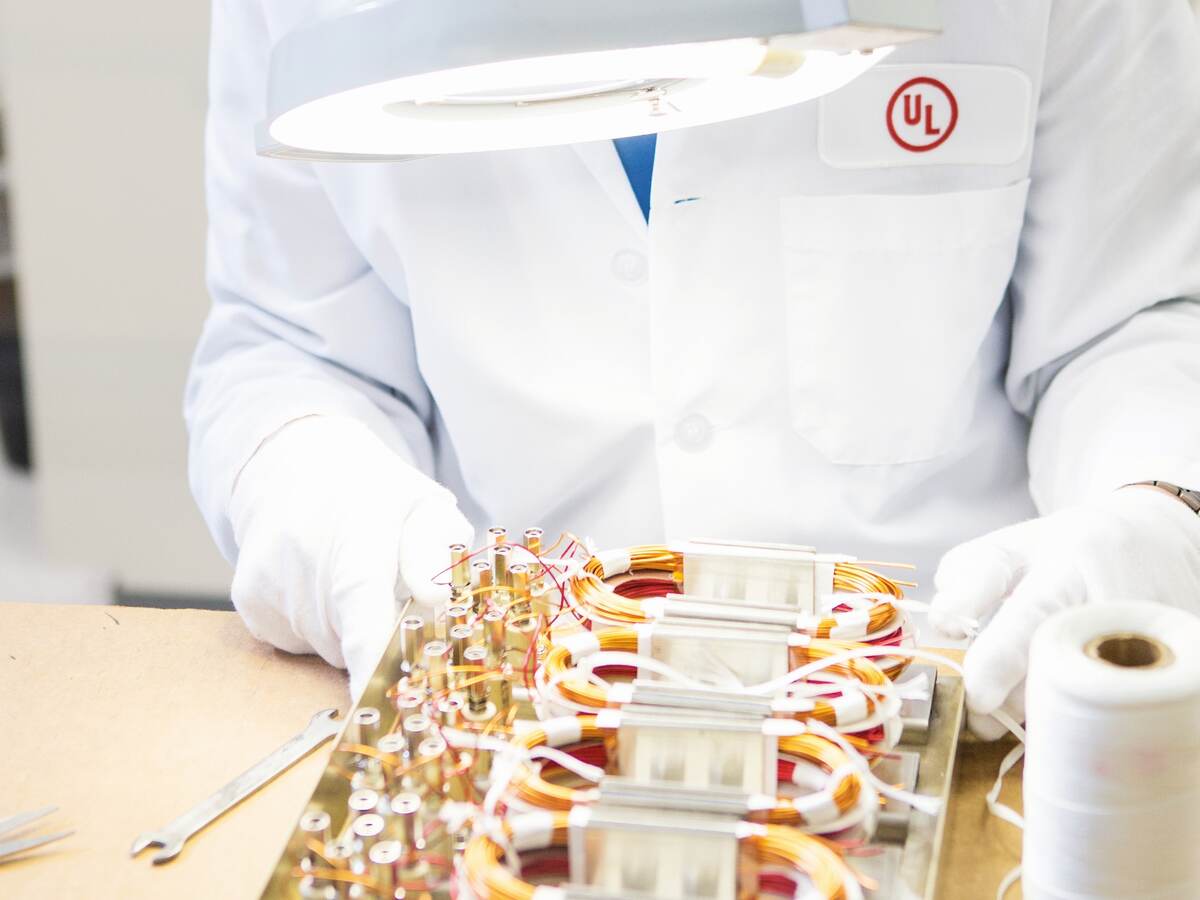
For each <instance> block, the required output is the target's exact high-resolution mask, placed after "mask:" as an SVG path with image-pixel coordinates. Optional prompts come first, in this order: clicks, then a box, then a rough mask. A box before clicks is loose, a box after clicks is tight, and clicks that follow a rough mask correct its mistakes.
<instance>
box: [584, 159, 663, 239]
mask: <svg viewBox="0 0 1200 900" xmlns="http://www.w3.org/2000/svg"><path fill="white" fill-rule="evenodd" d="M571 149H573V150H574V151H575V152H576V153H577V154H579V158H580V159H581V160H582V161H583V164H584V165H585V166H587V168H588V171H589V172H591V173H592V176H593V177H594V178H595V179H596V180H597V181H598V182H600V186H601V187H602V188H604V191H605V193H607V194H608V196H609V199H611V200H612V202H613V203H614V204H616V206H617V208H618V209H619V210H620V211H621V215H622V216H623V217H624V219H625V221H626V222H628V223H629V226H630V227H631V228H633V229H634V230H635V231H636V232H637V233H638V234H639V235H640V236H641V237H643V238H645V237H646V219H645V217H644V216H643V215H642V208H641V207H640V206H638V201H637V197H636V196H634V193H633V188H632V187H631V186H630V184H629V178H628V176H627V175H626V174H625V168H624V166H622V165H621V157H619V156H618V155H617V148H616V147H614V146H613V142H612V141H593V142H592V143H588V144H572V145H571Z"/></svg>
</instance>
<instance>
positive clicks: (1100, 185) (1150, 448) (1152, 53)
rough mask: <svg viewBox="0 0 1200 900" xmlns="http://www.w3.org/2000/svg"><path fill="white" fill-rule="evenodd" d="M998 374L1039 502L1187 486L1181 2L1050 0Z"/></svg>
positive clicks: (1192, 237) (1192, 347) (1197, 417)
mask: <svg viewBox="0 0 1200 900" xmlns="http://www.w3.org/2000/svg"><path fill="white" fill-rule="evenodd" d="M1049 28H1050V30H1049V39H1048V43H1047V48H1046V58H1045V76H1044V82H1043V88H1042V95H1041V100H1040V109H1039V113H1038V119H1037V128H1036V134H1035V143H1034V147H1033V162H1032V173H1031V186H1030V194H1029V198H1030V199H1029V204H1028V208H1027V212H1026V220H1025V226H1024V230H1023V234H1022V240H1021V246H1020V251H1019V253H1018V259H1017V265H1016V269H1015V271H1014V276H1013V281H1012V285H1011V299H1012V303H1013V315H1014V319H1013V345H1012V356H1011V359H1010V365H1009V371H1008V376H1007V387H1008V391H1009V396H1010V398H1011V399H1012V402H1013V403H1014V405H1015V406H1016V408H1017V409H1018V410H1020V411H1021V412H1023V413H1026V414H1031V415H1032V416H1033V424H1032V432H1031V436H1030V444H1029V470H1030V488H1031V492H1032V494H1033V498H1034V501H1035V502H1036V503H1037V505H1038V508H1039V509H1040V511H1041V512H1042V513H1044V514H1045V513H1050V512H1053V511H1055V510H1057V509H1060V508H1062V507H1064V506H1067V505H1069V504H1072V503H1075V502H1078V501H1080V500H1082V499H1084V498H1086V497H1089V496H1092V495H1096V494H1099V493H1103V492H1106V491H1109V490H1112V489H1114V488H1117V487H1120V486H1121V485H1123V484H1127V483H1130V482H1134V481H1141V480H1146V479H1160V480H1164V481H1171V482H1175V483H1178V484H1182V485H1185V486H1200V40H1198V37H1197V32H1196V29H1195V25H1194V22H1193V20H1192V17H1191V12H1190V10H1189V9H1188V5H1187V3H1186V0H1145V2H1137V3H1130V2H1127V0H1105V2H1095V0H1056V2H1054V4H1053V7H1052V12H1051V15H1050V20H1049Z"/></svg>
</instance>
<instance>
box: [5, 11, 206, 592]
mask: <svg viewBox="0 0 1200 900" xmlns="http://www.w3.org/2000/svg"><path fill="white" fill-rule="evenodd" d="M207 46H208V3H207V2H206V0H183V2H181V0H173V2H162V0H105V2H100V3H83V2H74V3H68V4H61V3H49V2H30V0H0V91H2V92H3V110H4V115H5V122H6V131H7V135H8V149H9V163H10V175H11V182H12V194H13V196H12V202H13V204H14V207H13V210H12V212H13V220H14V223H15V232H16V234H15V238H16V264H17V271H18V277H19V291H20V293H19V303H20V313H21V328H22V337H23V340H24V347H25V362H26V372H27V386H28V390H29V395H30V396H29V399H30V400H31V406H30V409H31V414H32V422H31V425H32V432H33V442H34V448H33V452H34V459H35V466H36V478H35V480H34V489H35V492H36V498H37V527H38V528H39V529H40V537H41V543H42V545H43V546H44V548H45V549H46V551H47V552H48V553H49V555H50V556H51V557H52V558H53V559H55V560H56V561H61V562H63V563H65V564H73V565H87V566H92V567H96V568H99V569H103V570H107V571H110V572H111V573H112V574H113V575H114V576H115V578H116V580H117V583H118V584H120V585H121V586H122V587H124V588H127V589H130V590H133V591H145V592H186V593H202V594H211V595H221V594H224V593H226V591H227V587H228V579H229V573H228V571H227V567H226V565H225V563H224V562H223V561H222V560H221V559H220V557H219V555H218V554H217V552H216V551H215V549H214V548H213V546H212V543H211V541H210V539H209V537H208V534H207V532H206V531H205V529H204V527H203V524H202V523H201V521H200V518H199V515H198V514H197V512H196V511H195V507H194V504H193V503H192V500H191V497H190V495H189V493H188V490H187V479H186V437H185V432H184V427H183V422H182V419H181V414H180V407H181V397H182V391H183V385H184V378H185V375H186V371H187V365H188V358H189V355H190V353H191V351H192V347H193V344H194V342H195V340H196V336H197V334H198V332H199V328H200V323H201V321H202V319H203V316H204V313H205V310H206V308H207V304H208V300H207V297H206V294H205V289H204V282H203V253H204V221H205V218H204V208H203V185H202V167H203V147H202V132H203V123H204V121H203V120H204V110H205V102H206V99H205V68H206V54H207ZM4 515H5V511H4V510H0V516H4ZM12 515H13V514H12V512H11V511H9V518H12ZM10 524H11V523H10ZM61 599H62V600H64V601H66V600H70V599H71V598H69V597H63V598H61Z"/></svg>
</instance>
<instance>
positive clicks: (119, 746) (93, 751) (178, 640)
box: [0, 603, 1020, 900]
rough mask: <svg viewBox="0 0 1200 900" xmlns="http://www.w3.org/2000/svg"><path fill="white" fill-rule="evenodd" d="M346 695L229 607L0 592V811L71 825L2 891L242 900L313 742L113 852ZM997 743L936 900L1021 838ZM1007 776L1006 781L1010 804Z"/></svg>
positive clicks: (303, 794) (974, 890)
mask: <svg viewBox="0 0 1200 900" xmlns="http://www.w3.org/2000/svg"><path fill="white" fill-rule="evenodd" d="M348 705H349V703H348V695H347V690H346V681H345V676H344V674H343V673H341V672H338V671H335V670H334V669H331V668H330V667H328V666H327V665H325V664H324V663H323V662H321V661H320V660H319V659H317V658H315V657H300V656H291V655H288V654H286V653H281V652H279V651H276V650H273V649H271V648H270V647H268V646H266V645H264V644H261V643H259V642H257V641H255V640H254V638H252V637H251V636H250V635H249V634H248V633H247V631H246V629H245V627H244V626H243V625H242V623H241V620H240V619H238V617H237V616H236V615H235V614H233V613H220V612H199V611H191V610H179V611H175V610H171V611H163V610H152V609H134V608H126V607H97V606H32V605H25V604H6V603H0V722H2V723H3V724H2V726H0V785H2V786H3V790H2V791H0V798H2V800H0V818H4V817H6V816H8V815H12V814H14V813H16V812H21V811H26V810H31V809H35V808H38V807H42V806H47V805H51V804H53V805H57V806H58V807H59V811H58V812H57V813H55V814H53V815H52V816H51V817H49V818H48V819H47V820H44V821H43V822H41V823H39V826H38V828H37V829H36V830H35V831H33V832H31V833H46V834H48V833H50V832H52V831H60V830H63V829H66V828H74V829H76V833H75V834H74V835H72V836H71V837H69V838H67V839H65V840H63V841H59V842H57V843H55V844H51V845H49V846H48V847H46V848H45V849H43V850H41V851H37V852H35V853H33V854H30V855H29V856H28V857H26V858H24V859H21V860H17V861H14V862H10V863H7V864H0V896H2V897H5V898H10V900H16V898H22V900H23V898H35V897H36V898H47V897H88V898H92V900H100V898H120V900H139V898H164V897H169V898H205V900H209V898H216V897H220V898H228V900H241V898H245V900H252V898H256V897H258V895H259V892H260V891H261V890H262V888H263V886H264V885H265V884H266V881H267V877H268V875H269V874H270V872H271V870H272V868H273V867H274V865H275V862H276V860H277V859H278V857H279V854H280V852H281V851H282V849H283V844H284V841H285V840H286V838H287V836H288V834H289V833H290V831H291V828H292V826H293V824H294V822H295V820H296V819H297V817H298V816H299V815H300V813H301V811H302V810H303V808H304V805H305V801H306V800H307V799H308V796H309V793H310V792H311V791H312V788H313V786H314V785H315V784H316V781H317V778H318V777H319V775H320V773H321V770H322V768H323V767H324V762H325V759H326V757H327V755H328V748H329V745H325V747H323V748H321V749H320V750H317V751H316V752H315V753H313V754H312V755H310V756H309V757H308V758H307V759H305V760H303V761H301V762H300V763H299V764H298V765H296V766H295V767H293V768H292V769H291V770H289V771H287V772H285V773H284V774H283V775H281V776H280V777H279V778H278V779H277V780H276V781H274V782H273V783H271V784H270V785H268V786H267V787H266V788H264V789H263V790H262V791H260V792H259V793H258V794H256V795H254V796H252V797H251V798H250V799H248V800H247V801H246V802H244V803H243V804H241V805H240V806H239V807H237V808H235V809H234V810H232V811H231V812H229V813H227V814H226V815H225V816H224V817H222V818H221V819H218V820H217V822H215V823H214V824H213V825H211V826H210V827H209V828H207V829H205V830H204V831H202V832H200V834H198V835H196V836H195V837H194V838H192V840H191V841H190V842H189V843H188V844H187V845H186V847H185V848H184V851H183V853H182V854H180V856H179V857H178V858H176V859H175V861H173V862H170V863H167V864H166V865H162V866H154V865H152V864H151V863H150V857H151V856H152V855H153V849H151V850H148V851H146V852H144V853H143V854H142V855H141V856H140V857H138V858H137V859H130V857H129V846H130V844H131V843H132V842H133V839H134V837H136V836H137V835H138V834H139V833H140V832H142V831H147V830H151V829H154V828H157V827H159V826H162V825H165V824H167V823H168V822H170V821H171V820H172V819H174V818H175V817H176V816H178V815H179V814H180V813H182V812H184V811H185V810H187V809H189V808H190V807H191V806H193V805H194V804H196V803H197V802H199V801H200V800H202V799H204V798H205V797H207V796H208V795H209V794H210V793H212V792H213V791H215V790H216V789H217V788H218V787H220V786H222V785H224V784H225V783H226V782H228V781H229V780H231V779H232V778H233V777H234V776H236V775H238V774H239V773H241V772H242V771H244V770H245V769H247V768H249V767H250V766H251V765H252V764H253V763H255V762H257V761H258V760H259V759H261V758H262V757H263V756H265V755H266V754H267V753H269V752H270V751H272V750H274V749H275V748H276V747H278V746H279V745H280V744H282V743H283V742H284V741H285V740H287V739H288V738H289V737H291V736H292V735H294V734H296V733H297V732H299V731H300V730H301V729H302V728H303V727H304V726H305V725H306V724H307V722H308V720H309V718H310V717H311V716H312V714H313V713H315V712H316V711H317V710H319V709H323V708H326V707H331V706H332V707H337V708H338V709H339V710H341V712H342V714H343V715H344V714H345V712H346V710H347V708H348ZM1006 749H1007V745H1004V744H980V743H972V742H964V743H963V744H961V745H960V748H959V761H958V766H957V771H956V773H955V786H954V798H953V803H952V807H951V811H950V821H949V827H948V833H947V838H946V845H945V848H944V852H943V863H942V878H941V885H942V893H941V896H942V897H943V898H946V900H976V898H990V897H993V896H994V895H995V891H996V885H997V884H998V883H999V882H1000V879H1001V878H1002V877H1003V875H1004V874H1005V873H1006V872H1007V871H1008V870H1009V869H1011V868H1012V867H1013V866H1014V865H1016V863H1017V861H1018V858H1019V854H1020V834H1019V833H1018V832H1017V831H1016V830H1015V829H1014V828H1012V827H1011V826H1009V825H1006V824H1004V823H1003V822H1000V821H998V820H996V819H994V818H992V817H990V816H989V815H988V813H987V810H986V808H985V804H984V794H985V793H986V791H987V789H988V787H989V786H990V785H991V782H992V779H994V778H995V774H996V768H997V766H998V765H999V762H1000V759H1001V757H1002V756H1003V755H1004V752H1005V750H1006ZM1018 774H1019V770H1018V773H1014V774H1013V775H1012V776H1010V779H1009V783H1008V784H1007V785H1006V790H1005V794H1004V798H1005V799H1006V800H1007V801H1009V802H1010V803H1016V802H1018V800H1019V796H1018V795H1019V777H1017V776H1018ZM1018 896H1019V891H1018V890H1014V891H1013V892H1012V893H1011V894H1010V898H1012V897H1018Z"/></svg>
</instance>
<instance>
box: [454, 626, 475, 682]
mask: <svg viewBox="0 0 1200 900" xmlns="http://www.w3.org/2000/svg"><path fill="white" fill-rule="evenodd" d="M474 634H475V629H474V628H472V627H471V626H470V625H455V626H454V627H453V628H451V629H450V664H451V665H454V666H462V665H465V664H466V663H465V660H464V657H463V654H464V653H466V650H467V647H469V646H470V644H471V637H472V636H473V635H474ZM461 675H462V673H459V676H460V677H459V678H456V679H455V681H456V682H457V681H459V680H460V678H461Z"/></svg>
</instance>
